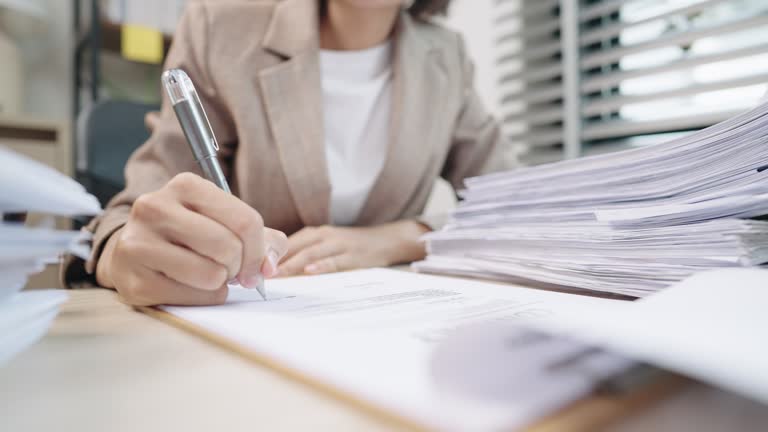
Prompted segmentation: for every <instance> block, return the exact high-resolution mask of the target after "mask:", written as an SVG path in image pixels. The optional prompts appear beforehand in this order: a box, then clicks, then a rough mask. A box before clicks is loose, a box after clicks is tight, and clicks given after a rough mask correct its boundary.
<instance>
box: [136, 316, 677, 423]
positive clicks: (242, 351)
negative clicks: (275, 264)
mask: <svg viewBox="0 0 768 432" xmlns="http://www.w3.org/2000/svg"><path fill="white" fill-rule="evenodd" d="M136 309H137V310H139V311H141V312H143V313H145V314H147V315H149V316H151V317H153V318H156V319H158V320H160V321H163V322H165V323H168V324H170V325H172V326H174V327H177V328H179V329H181V330H184V331H187V332H189V333H191V334H194V335H196V336H198V337H201V338H203V339H204V340H206V341H207V342H209V343H212V344H214V345H216V346H219V347H221V348H223V349H225V350H227V351H230V352H232V353H234V354H237V355H239V356H241V357H243V358H245V359H247V360H249V361H251V362H253V363H255V364H258V365H260V366H264V367H267V368H269V369H271V370H272V371H274V372H276V373H278V374H280V375H282V376H284V377H286V378H289V379H291V380H293V381H296V382H299V383H301V384H303V385H306V386H307V387H310V388H312V389H314V390H315V391H318V392H320V393H322V394H324V395H325V396H328V397H331V398H333V399H336V400H338V401H340V402H342V403H344V404H346V405H349V406H352V407H354V408H356V409H358V410H361V411H363V412H365V413H366V414H368V415H371V416H373V417H375V418H377V419H379V420H381V421H382V422H385V423H388V424H391V425H393V426H395V427H398V428H401V429H405V430H412V431H431V430H432V429H431V428H430V427H427V426H425V425H423V424H420V423H418V422H415V421H413V420H411V419H409V418H405V417H402V416H399V415H397V414H396V413H393V412H390V411H388V410H385V409H382V408H381V407H379V406H376V405H375V404H372V403H369V402H367V401H364V400H361V399H359V398H357V397H355V396H353V395H350V394H349V393H347V392H345V391H343V390H340V389H338V388H335V387H333V386H331V385H329V384H328V383H326V382H324V381H321V380H318V379H314V378H312V377H309V376H307V375H305V374H303V373H302V372H301V371H298V370H296V369H293V368H290V367H287V366H285V365H283V364H281V363H280V362H279V361H276V360H274V359H271V358H269V357H268V356H264V355H261V354H259V353H256V352H254V351H252V350H250V349H248V348H247V347H245V346H243V345H240V344H238V343H236V342H234V341H232V340H230V339H228V338H225V337H222V336H219V335H217V334H215V333H213V332H211V331H209V330H207V329H205V328H203V327H201V326H198V325H196V324H194V323H191V322H189V321H186V320H184V319H182V318H179V317H177V316H175V315H172V314H170V313H168V312H165V311H163V310H160V309H157V308H154V307H138V308H136ZM690 383H691V381H690V380H689V379H687V378H684V377H682V376H680V375H676V374H673V373H671V372H660V373H658V374H656V375H654V376H653V378H651V379H649V380H645V381H641V382H638V383H634V384H633V385H632V386H630V387H629V388H627V389H625V390H623V391H620V392H601V391H598V392H595V393H594V394H592V395H591V396H589V397H587V398H584V399H581V400H578V401H575V402H573V403H571V404H570V405H568V406H567V407H565V408H564V409H562V410H560V411H558V412H556V413H554V414H552V415H549V416H547V417H545V418H542V419H540V420H538V421H536V422H535V423H533V424H532V425H530V426H528V427H527V428H525V429H523V430H524V431H525V432H555V431H574V432H579V431H583V432H588V431H589V432H591V431H594V430H596V429H599V428H603V427H606V426H608V425H610V424H612V423H615V422H617V421H619V420H620V419H622V418H624V417H626V416H628V415H630V414H633V413H637V412H640V411H642V410H643V409H644V408H647V407H649V406H651V405H652V404H654V403H655V402H659V401H661V400H663V399H664V398H666V397H668V396H670V395H672V394H673V393H675V392H676V391H678V390H680V389H682V388H684V387H685V386H686V385H688V384H690Z"/></svg>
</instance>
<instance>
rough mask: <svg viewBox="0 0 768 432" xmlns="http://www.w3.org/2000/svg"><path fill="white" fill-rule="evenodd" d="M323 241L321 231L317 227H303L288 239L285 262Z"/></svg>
mask: <svg viewBox="0 0 768 432" xmlns="http://www.w3.org/2000/svg"><path fill="white" fill-rule="evenodd" d="M321 240H323V237H322V230H321V228H318V227H305V228H302V229H301V230H299V231H298V232H296V233H294V234H293V235H291V236H290V237H288V252H287V253H286V255H285V258H284V259H285V260H288V259H290V258H291V257H293V256H294V255H296V254H297V253H299V252H301V251H302V250H304V249H306V248H308V247H309V246H312V245H314V244H316V243H319V242H320V241H321Z"/></svg>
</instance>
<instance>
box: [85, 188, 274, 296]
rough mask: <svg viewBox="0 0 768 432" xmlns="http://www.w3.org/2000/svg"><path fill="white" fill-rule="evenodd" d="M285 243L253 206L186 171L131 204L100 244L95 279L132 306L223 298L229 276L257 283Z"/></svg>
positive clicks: (270, 271)
mask: <svg viewBox="0 0 768 432" xmlns="http://www.w3.org/2000/svg"><path fill="white" fill-rule="evenodd" d="M287 245H288V243H287V239H286V236H285V234H283V233H282V232H279V231H275V230H272V229H269V228H265V227H264V221H263V219H262V218H261V215H260V214H259V213H258V212H257V211H256V210H254V209H253V208H251V207H250V206H248V205H247V204H245V203H244V202H242V201H240V200H239V199H238V198H236V197H235V196H234V195H231V194H229V193H227V192H224V191H223V190H221V189H219V188H217V187H216V186H215V185H214V184H213V183H211V182H209V181H207V180H205V179H203V178H201V177H199V176H197V175H194V174H190V173H183V174H179V175H177V176H176V177H174V178H173V179H172V180H171V181H170V182H168V184H166V185H165V187H163V188H162V189H160V190H158V191H156V192H152V193H148V194H145V195H142V196H140V197H139V198H138V199H137V200H136V201H135V202H134V204H133V208H132V209H131V214H130V217H129V219H128V222H127V223H126V224H125V225H124V226H123V227H122V228H120V229H119V230H118V231H116V232H115V233H114V234H112V236H111V237H110V238H109V240H108V241H107V243H106V244H105V246H104V249H103V251H102V253H101V258H100V259H99V261H98V264H97V268H96V279H97V281H98V283H99V285H101V286H104V287H107V288H115V289H116V290H117V291H118V293H119V294H120V296H121V297H122V299H123V301H125V302H126V303H129V304H132V305H137V306H138V305H142V306H143V305H156V304H174V305H208V304H220V303H223V302H224V301H225V300H226V298H227V281H228V280H230V279H231V278H234V277H236V278H237V280H238V281H240V284H241V285H243V286H244V287H246V288H255V287H256V286H257V285H258V284H259V283H261V281H262V279H263V277H267V278H269V277H274V276H275V275H276V274H277V268H278V263H279V261H280V259H281V258H282V257H283V255H285V252H286V249H287Z"/></svg>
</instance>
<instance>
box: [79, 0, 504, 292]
mask: <svg viewBox="0 0 768 432" xmlns="http://www.w3.org/2000/svg"><path fill="white" fill-rule="evenodd" d="M447 3H448V1H447V0H442V1H441V0H415V1H413V2H411V4H409V5H404V4H403V2H402V0H321V1H313V0H282V1H276V2H265V1H258V2H257V1H249V0H240V1H228V2H214V1H210V2H208V1H198V2H191V3H190V4H189V6H188V7H187V11H186V13H185V15H184V17H183V18H182V20H181V23H180V26H179V29H178V31H177V33H176V36H175V40H174V45H173V47H172V48H171V50H170V52H169V54H168V59H167V63H166V68H182V69H184V70H185V71H186V72H187V73H188V74H189V75H190V77H191V79H192V81H193V82H194V83H195V85H196V87H197V90H198V92H199V93H200V97H201V100H202V103H203V105H204V106H205V108H206V110H207V112H208V116H209V117H210V121H211V125H212V127H213V130H214V132H215V133H216V135H217V138H218V141H219V145H220V146H221V151H220V159H221V162H222V166H223V168H224V170H225V174H226V175H227V177H228V179H229V182H230V186H231V188H232V192H233V195H228V194H226V193H224V192H222V191H220V190H219V189H217V188H216V187H214V186H213V184H212V183H210V182H208V181H205V180H203V179H201V178H200V177H199V176H198V175H196V174H190V172H191V173H199V169H198V168H197V166H196V164H195V162H194V161H193V159H192V156H191V153H190V151H189V149H188V146H187V144H186V141H185V140H184V137H183V135H182V132H181V130H180V127H179V125H178V122H177V120H176V118H175V116H174V113H173V111H172V108H171V107H170V106H169V104H168V102H167V100H164V103H163V108H162V113H161V116H160V118H159V120H158V122H157V125H156V128H155V130H154V132H153V134H152V136H151V138H150V139H149V140H148V141H147V143H146V144H144V146H142V147H141V148H140V149H139V150H137V151H136V153H135V154H134V155H133V156H132V158H131V160H130V161H129V162H128V165H127V167H126V180H127V187H126V189H125V190H124V191H123V192H121V193H120V194H119V195H118V196H116V197H115V198H114V199H113V200H112V202H111V203H110V205H109V206H108V208H107V210H106V211H105V213H104V214H103V215H102V216H101V217H99V218H98V219H97V220H95V221H94V222H93V223H92V224H91V225H90V226H89V228H90V229H91V230H92V231H93V233H94V240H93V255H92V257H91V259H90V260H88V262H87V263H85V270H86V272H87V273H89V274H91V275H94V274H95V277H96V280H97V282H98V284H100V285H102V286H105V287H110V288H115V289H117V291H118V292H119V293H120V295H121V297H122V298H123V299H124V300H125V301H126V302H128V303H131V304H142V305H143V304H158V303H173V304H212V303H220V302H223V301H224V300H225V299H226V295H227V288H226V283H225V282H226V281H227V280H229V279H230V278H232V277H237V279H238V280H239V281H240V282H241V284H243V285H244V286H246V287H255V286H256V285H258V284H259V283H260V281H261V277H262V276H264V277H274V276H276V275H278V274H280V275H288V276H289V275H296V274H316V273H324V272H333V271H341V270H348V269H354V268H362V267H372V266H387V265H392V264H396V263H404V262H410V261H413V260H417V259H421V258H422V257H423V256H424V254H425V251H424V246H423V244H421V243H420V242H419V237H420V236H421V235H422V234H423V233H424V232H426V231H428V230H429V228H428V227H429V226H430V222H429V221H424V220H421V219H419V217H420V215H421V213H422V211H423V209H424V206H425V204H426V201H427V198H428V196H429V193H430V191H431V189H432V185H433V184H434V181H435V179H436V178H437V177H438V176H439V175H442V176H443V177H445V178H446V179H448V180H449V181H450V182H451V183H452V184H453V185H454V186H460V184H461V182H462V180H463V179H464V178H466V177H468V176H472V175H478V174H481V173H483V172H486V171H487V170H489V169H490V164H492V163H498V162H500V157H499V156H498V155H495V154H494V152H495V151H496V150H497V148H498V144H499V142H500V135H499V129H498V127H497V125H496V123H495V122H494V120H493V119H492V117H491V116H489V115H488V114H487V113H486V112H485V110H484V109H483V107H482V106H481V103H480V101H479V99H478V97H477V95H476V93H475V91H474V89H473V84H472V82H473V75H472V66H471V64H470V61H469V60H468V58H467V55H466V53H465V52H464V49H463V47H462V42H461V40H460V38H459V37H458V36H457V35H456V34H454V33H452V32H450V31H448V30H445V29H443V28H441V27H439V26H437V25H435V24H432V23H430V22H429V21H428V18H429V16H430V15H431V14H434V13H438V12H440V11H442V10H443V9H444V8H445V7H446V6H447ZM180 173H186V174H180ZM265 227H270V228H265ZM283 233H285V234H288V235H289V236H290V237H287V238H286V236H285V234H283ZM265 251H267V252H265ZM281 259H282V261H281ZM73 265H76V264H73ZM69 270H70V271H69V272H68V274H73V273H75V270H77V269H76V267H72V266H70V269H69Z"/></svg>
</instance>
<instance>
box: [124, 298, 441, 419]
mask: <svg viewBox="0 0 768 432" xmlns="http://www.w3.org/2000/svg"><path fill="white" fill-rule="evenodd" d="M136 309H137V310H139V311H141V312H143V313H145V314H147V315H149V316H151V317H153V318H156V319H158V320H160V321H164V322H166V323H168V324H171V325H173V326H175V327H177V328H180V329H181V330H184V331H187V332H190V333H192V334H194V335H195V336H199V337H202V338H203V339H205V340H206V341H208V342H211V343H213V344H215V345H217V346H219V347H221V348H224V349H226V350H228V351H232V352H234V353H235V354H238V355H240V356H243V357H244V358H246V359H248V360H250V361H252V362H254V363H257V364H259V365H262V366H265V367H267V368H269V369H271V370H273V371H275V372H277V373H278V374H280V375H282V376H284V377H286V378H289V379H291V380H293V381H296V382H298V383H300V384H303V385H306V386H308V387H311V388H313V389H314V390H316V391H319V392H321V393H323V395H324V396H330V397H332V398H334V399H336V400H338V401H340V402H342V403H344V404H348V405H351V406H353V407H355V408H357V409H359V410H361V411H363V412H365V413H367V414H369V415H372V416H373V417H375V418H378V419H379V420H382V421H384V422H386V423H388V424H391V425H393V426H396V427H398V428H403V429H407V430H411V431H419V432H424V431H431V430H432V429H431V428H428V427H426V426H424V425H422V424H420V423H417V422H414V421H412V420H410V419H407V418H404V417H400V416H398V415H396V414H393V413H392V412H390V411H387V410H384V409H381V408H379V407H378V406H376V405H374V404H370V403H368V402H365V401H363V400H361V399H359V398H357V397H355V396H353V395H351V394H349V393H347V392H345V391H343V390H339V389H337V388H335V387H333V386H330V385H328V384H326V383H325V382H323V381H320V380H317V379H314V378H312V377H309V376H307V375H305V374H303V373H301V372H299V371H297V370H295V369H292V368H290V367H286V366H285V365H283V364H281V363H280V362H277V361H275V360H272V359H270V358H269V357H267V356H263V355H260V354H258V353H255V352H253V351H251V350H249V349H247V348H246V347H244V346H242V345H240V344H237V343H235V342H234V341H231V340H229V339H227V338H225V337H222V336H219V335H217V334H216V333H213V332H211V331H209V330H206V329H205V328H204V327H201V326H198V325H196V324H193V323H191V322H189V321H187V320H184V319H182V318H179V317H177V316H176V315H173V314H171V313H168V312H166V311H164V310H161V309H157V308H155V307H149V306H141V307H137V308H136Z"/></svg>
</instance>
